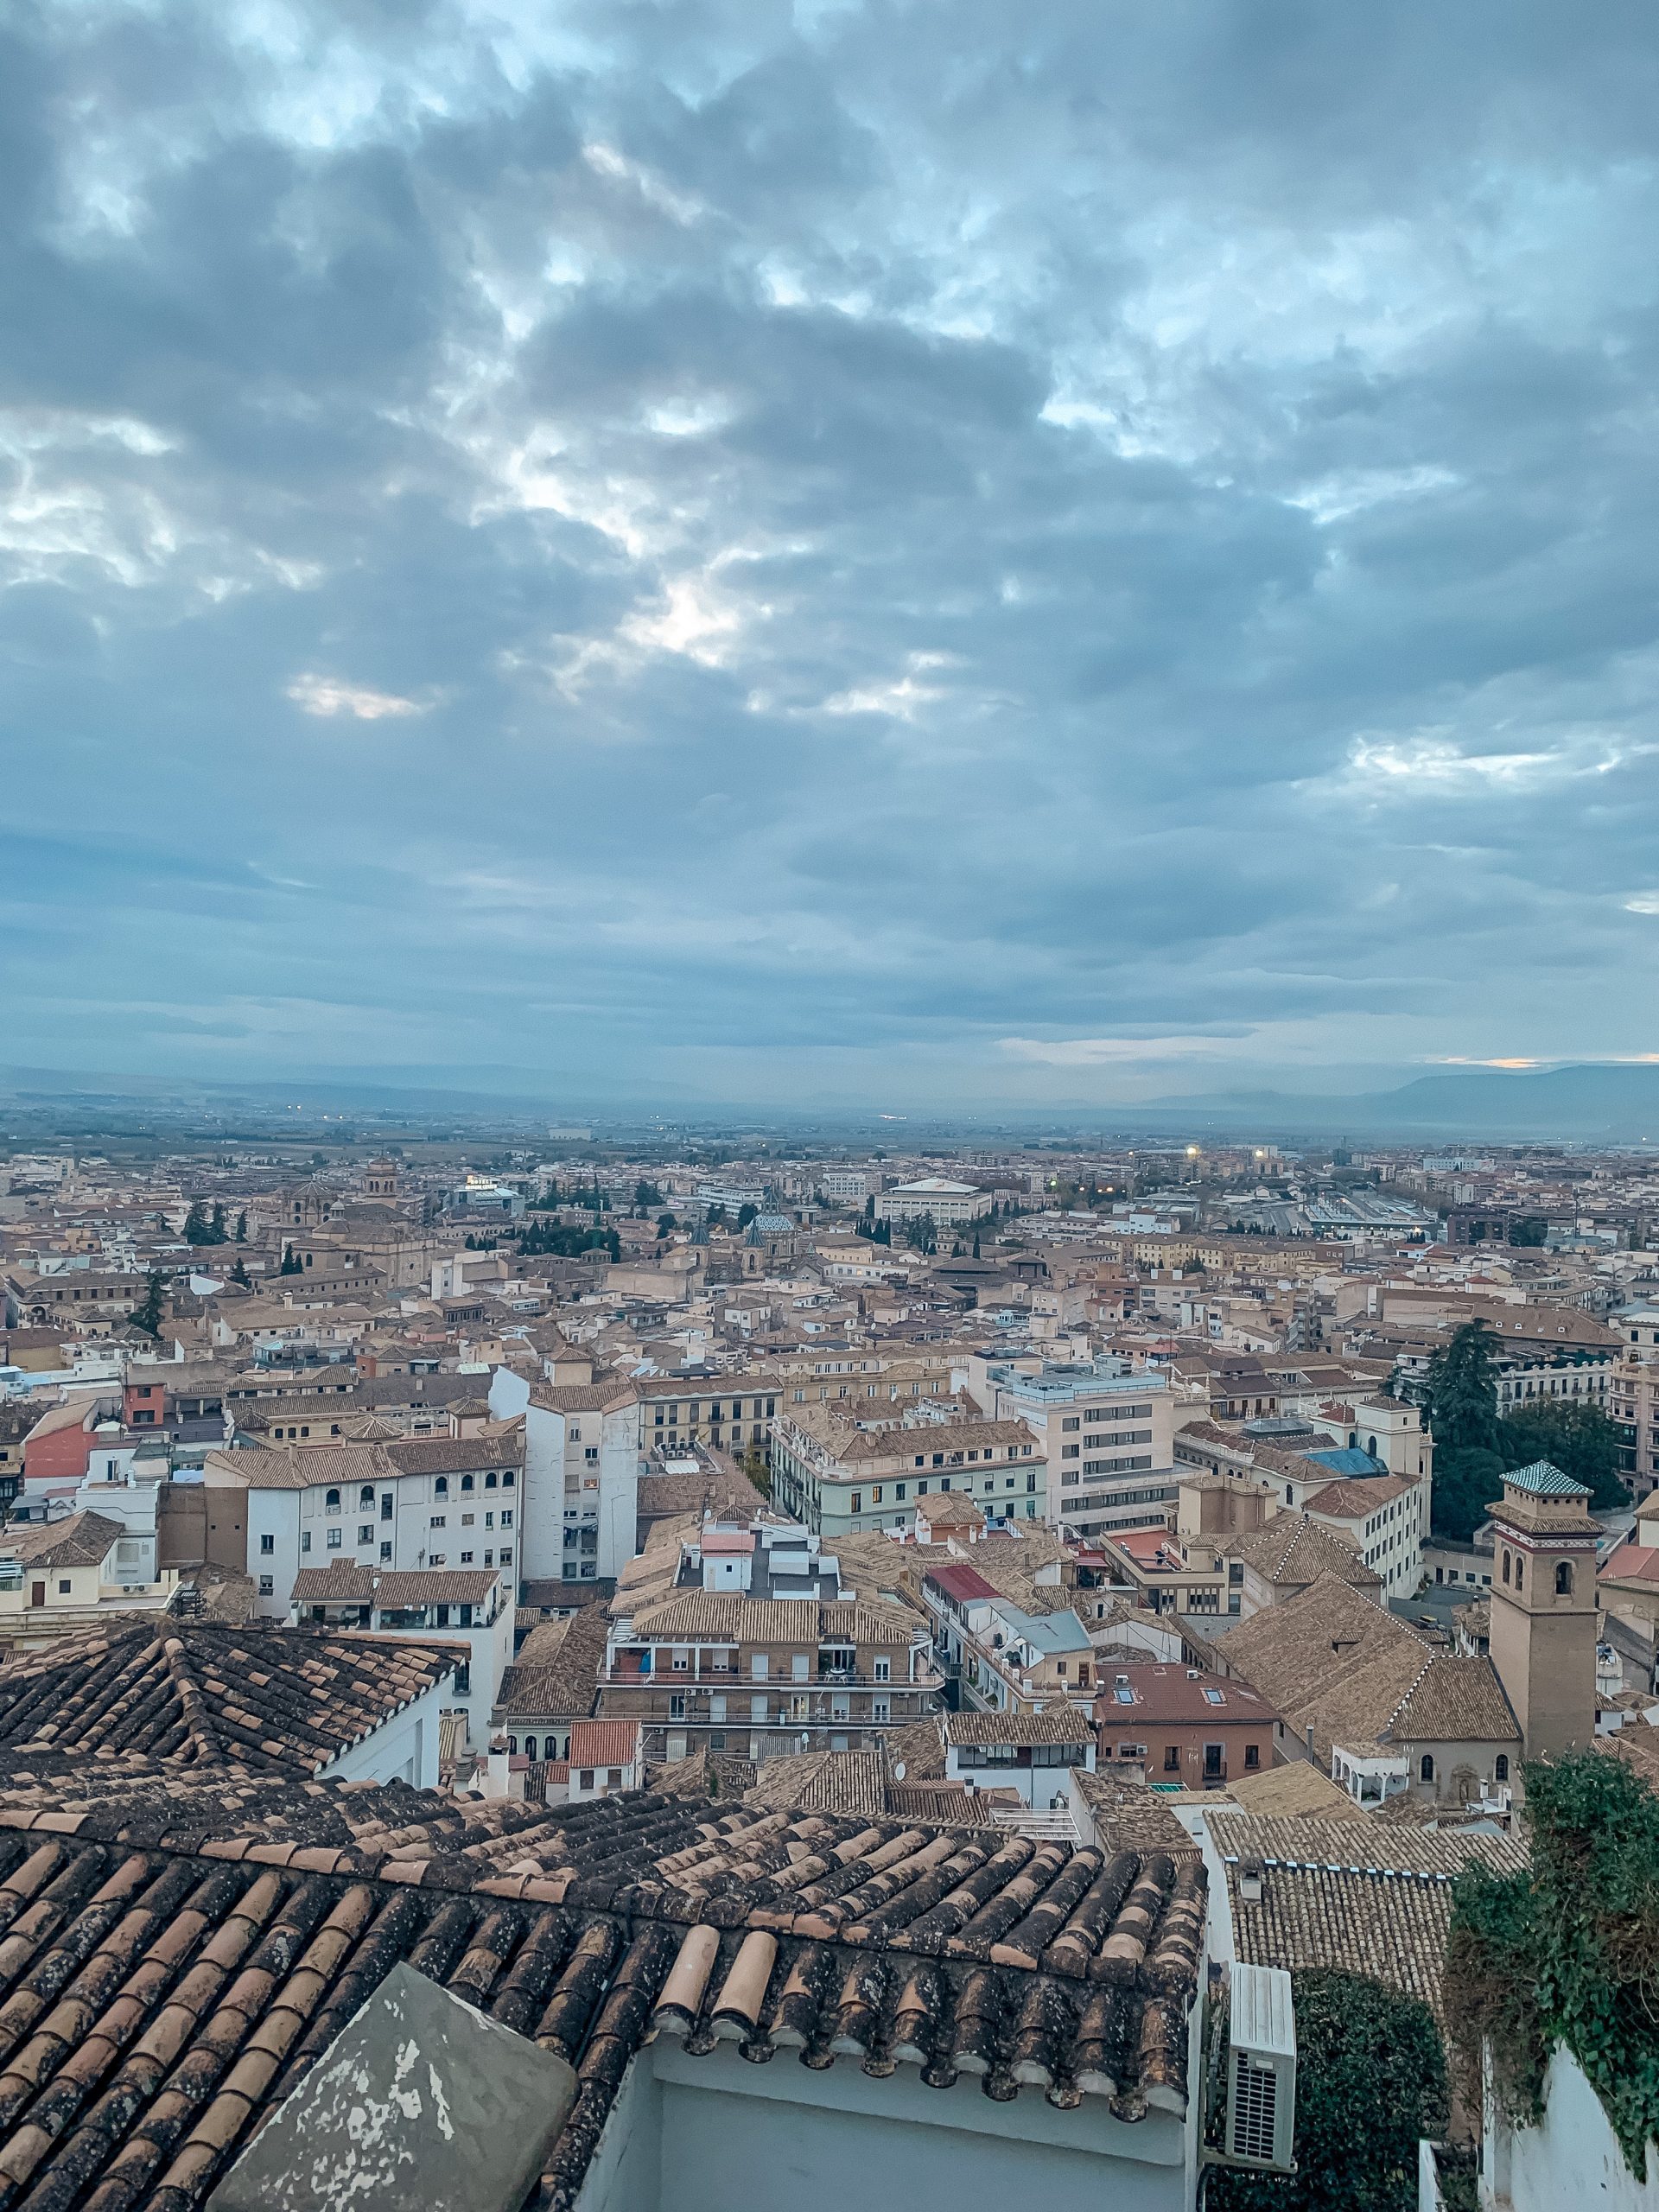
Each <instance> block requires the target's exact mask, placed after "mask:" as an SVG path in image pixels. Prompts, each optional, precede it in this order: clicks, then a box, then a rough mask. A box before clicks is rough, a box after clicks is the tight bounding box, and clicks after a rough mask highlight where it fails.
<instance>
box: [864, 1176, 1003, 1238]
mask: <svg viewBox="0 0 1659 2212" xmlns="http://www.w3.org/2000/svg"><path fill="white" fill-rule="evenodd" d="M994 1204H995V1198H994V1196H993V1194H992V1193H991V1192H989V1191H982V1190H979V1189H977V1188H976V1186H975V1185H973V1184H972V1183H954V1182H952V1181H951V1180H950V1177H949V1176H947V1175H924V1176H922V1177H921V1178H920V1179H919V1180H918V1181H917V1182H914V1183H895V1184H894V1185H893V1188H892V1190H890V1191H878V1192H876V1197H875V1217H876V1219H877V1220H878V1221H900V1222H903V1221H931V1222H933V1223H934V1224H936V1226H938V1228H940V1229H952V1228H956V1227H957V1226H959V1225H960V1224H962V1223H963V1222H966V1221H978V1220H980V1219H981V1218H982V1216H984V1215H986V1214H988V1213H989V1211H990V1210H991V1208H992V1206H993V1205H994Z"/></svg>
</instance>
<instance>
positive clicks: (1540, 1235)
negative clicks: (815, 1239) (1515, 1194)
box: [1510, 1213, 1549, 1244]
mask: <svg viewBox="0 0 1659 2212" xmlns="http://www.w3.org/2000/svg"><path fill="white" fill-rule="evenodd" d="M1548 1236H1549V1224H1548V1222H1547V1221H1546V1220H1545V1219H1544V1217H1543V1216H1542V1215H1541V1214H1535V1213H1529V1214H1526V1215H1524V1216H1523V1217H1522V1219H1521V1220H1519V1221H1512V1222H1511V1223H1510V1243H1511V1244H1542V1243H1546V1242H1547V1241H1548Z"/></svg>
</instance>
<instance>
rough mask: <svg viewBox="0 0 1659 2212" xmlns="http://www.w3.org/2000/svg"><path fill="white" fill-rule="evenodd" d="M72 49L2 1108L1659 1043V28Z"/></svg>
mask: <svg viewBox="0 0 1659 2212" xmlns="http://www.w3.org/2000/svg"><path fill="white" fill-rule="evenodd" d="M4 21H5V23H6V26H7V28H6V29H5V30H4V32H3V34H0V299H3V302H4V311H3V315H0V581H3V586H4V588H3V591H0V655H3V662H0V666H3V721H0V833H3V858H0V983H3V993H0V1034H3V1048H0V1063H4V1062H21V1061H29V1062H35V1063H42V1064H47V1065H55V1066H74V1065H79V1066H83V1067H87V1068H106V1069H107V1068H131V1069H134V1070H142V1071H149V1072H165V1071H168V1070H172V1069H178V1070H181V1071H189V1072H192V1073H199V1074H214V1073H217V1074H226V1075H266V1074H271V1073H276V1072H281V1071H292V1072H296V1073H299V1072H304V1071H308V1070H318V1069H337V1068H341V1067H348V1066H349V1067H353V1068H371V1067H378V1068H384V1069H386V1070H388V1071H391V1070H407V1071H421V1072H422V1073H423V1075H427V1076H430V1075H431V1074H432V1073H433V1072H434V1071H442V1070H446V1069H448V1070H452V1071H454V1077H455V1078H456V1079H466V1080H470V1079H471V1078H472V1075H473V1072H474V1071H476V1070H477V1069H480V1068H482V1069H486V1070H502V1069H514V1070H529V1071H547V1072H548V1074H549V1075H550V1077H557V1078H558V1079H559V1081H560V1083H561V1084H566V1085H569V1088H570V1089H571V1090H572V1091H573V1092H579V1093H582V1094H584V1095H592V1094H596V1093H601V1092H606V1091H617V1090H630V1089H635V1090H644V1089H646V1088H647V1087H653V1086H654V1087H655V1088H656V1090H658V1092H659V1093H660V1095H663V1096H669V1095H672V1094H677V1092H678V1091H679V1090H682V1089H683V1090H685V1091H686V1092H687V1093H689V1094H692V1093H694V1094H699V1095H701V1096H704V1097H709V1098H715V1097H739V1098H747V1099H761V1098H774V1099H779V1100H785V1099H799V1100H802V1101H804V1102H810V1101H813V1100H816V1099H819V1098H827V1097H830V1096H836V1097H854V1096H857V1097H861V1098H869V1099H872V1100H874V1103H885V1102H886V1101H887V1100H888V1099H893V1100H898V1099H901V1098H903V1099H909V1098H912V1097H920V1096H931V1097H932V1098H933V1099H934V1100H935V1102H936V1103H939V1104H942V1105H949V1104H951V1103H973V1102H974V1101H976V1099H1011V1098H1027V1099H1033V1100H1035V1099H1040V1098H1044V1097H1053V1098H1065V1099H1074V1098H1083V1097H1108V1096H1135V1095H1141V1096H1145V1095H1151V1094H1156V1093H1160V1092H1166V1091H1170V1090H1183V1089H1195V1088H1197V1089H1202V1088H1213V1087H1215V1086H1217V1084H1222V1083H1225V1082H1232V1081H1235V1080H1238V1079H1241V1078H1243V1079H1249V1080H1251V1081H1257V1080H1266V1081H1269V1082H1272V1081H1286V1082H1289V1083H1304V1084H1311V1083H1313V1082H1314V1081H1315V1080H1316V1079H1317V1080H1318V1081H1319V1082H1320V1083H1324V1082H1325V1081H1326V1080H1328V1079H1329V1076H1330V1071H1332V1070H1333V1069H1335V1070H1338V1071H1346V1072H1347V1077H1348V1079H1350V1080H1351V1081H1353V1082H1355V1083H1357V1082H1360V1081H1363V1080H1365V1079H1367V1071H1372V1072H1373V1073H1374V1072H1375V1071H1378V1070H1388V1071H1399V1072H1401V1073H1407V1072H1410V1071H1411V1070H1412V1069H1413V1067H1414V1066H1421V1065H1426V1064H1429V1063H1432V1062H1433V1061H1435V1060H1437V1059H1440V1058H1449V1057H1457V1058H1525V1057H1533V1058H1563V1057H1569V1056H1572V1057H1577V1056H1584V1057H1604V1056H1612V1055H1618V1054H1637V1053H1643V1052H1648V1051H1649V1050H1652V1049H1655V1048H1659V1021H1656V1018H1655V1011H1656V1007H1659V989H1656V982H1659V961H1656V948H1659V836H1656V794H1659V716H1656V711H1655V706H1654V692H1655V682H1656V676H1659V638H1656V632H1659V611H1656V567H1659V562H1656V499H1655V490H1656V454H1659V435H1656V434H1659V419H1656V414H1659V410H1656V399H1655V393H1656V371H1659V257H1656V254H1655V251H1654V240H1655V238H1656V237H1659V166H1656V164H1659V66H1656V64H1659V28H1656V20H1655V16H1654V13H1653V10H1652V7H1651V0H1601V3H1600V4H1599V5H1598V6H1596V7H1594V8H1592V9H1582V8H1570V7H1567V6H1566V5H1561V4H1555V5H1550V6H1536V5H1529V4H1527V0H1459V4H1458V5H1457V6H1455V7H1450V8H1431V7H1428V6H1425V5H1422V4H1416V5H1413V6H1410V7H1402V6H1392V5H1389V4H1386V0H1383V4H1376V5H1371V6H1367V7H1363V8H1360V7H1346V6H1344V7H1332V6H1331V5H1329V4H1328V0H1306V4H1274V0H1251V4H1249V5H1243V4H1241V5H1236V6H1224V5H1182V4H1179V0H1175V4H1168V0H1164V3H1163V4H1160V5H1158V6H1155V7H1148V6H1147V5H1145V4H1143V0H1134V3H1133V4H1111V3H1110V0H1108V3H1107V4H1101V0H1091V4H1089V5H1079V4H1077V0H1022V4H1021V5H1020V6H1018V7H1010V6H1008V5H1007V4H1006V0H994V3H993V0H938V4H925V5H924V4H915V5H905V4H898V3H897V0H888V4H875V5H868V6H855V5H837V4H829V0H819V3H817V4H809V0H799V4H797V5H796V6H794V7H793V8H791V7H788V6H784V5H775V4H769V0H732V4H729V5H721V4H718V0H706V3H705V4H687V5H673V4H664V5H653V6H644V5H637V6H628V5H626V4H617V0H607V4H605V5H601V6H594V7H592V8H586V7H582V6H567V7H563V8H559V7H544V6H537V7H535V8H530V7H525V8H524V9H522V10H509V9H505V8H504V9H486V8H475V9H467V8H463V7H449V6H431V7H426V8H422V7H418V6H416V5H406V4H399V5H397V6H393V5H391V4H384V5H382V4H378V0H356V4H352V0H333V4H330V5H327V6H319V7H318V8H316V9H315V10H309V9H305V8H295V7H289V6H283V5H281V4H249V5H238V4H236V0H218V3H217V4H214V5H212V6H203V7H202V8H200V10H192V9H189V8H185V7H167V6H161V5H157V6H151V7H144V8H130V9H126V8H119V7H106V6H102V5H99V4H96V3H95V0H93V3H92V4H79V5H77V4H70V0H57V3H56V4H54V5H52V6H50V7H43V8H40V9H38V10H31V9H30V8H29V7H28V6H27V5H25V6H22V7H21V8H17V7H14V8H12V9H11V10H9V11H7V13H6V15H5V17H4ZM492 1079H493V1078H492Z"/></svg>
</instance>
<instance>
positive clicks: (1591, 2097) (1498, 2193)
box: [1480, 2046, 1659, 2212]
mask: <svg viewBox="0 0 1659 2212" xmlns="http://www.w3.org/2000/svg"><path fill="white" fill-rule="evenodd" d="M1544 2096H1545V2112H1544V2118H1543V2120H1542V2121H1541V2124H1540V2125H1539V2126H1536V2127H1514V2128H1512V2127H1510V2126H1508V2124H1507V2123H1506V2122H1503V2121H1502V2120H1496V2118H1495V2116H1494V2114H1493V2113H1492V2112H1491V2108H1490V2107H1488V2111H1487V2115H1486V2128H1485V2141H1484V2147H1483V2152H1482V2161H1483V2163H1482V2168H1481V2176H1480V2201H1481V2202H1482V2204H1483V2205H1484V2206H1487V2207H1489V2208H1491V2212H1568V2208H1572V2207H1574V2206H1584V2205H1594V2206H1595V2207H1596V2212H1659V2157H1656V2154H1655V2151H1654V2146H1653V2145H1652V2144H1649V2145H1648V2171H1647V2177H1646V2179H1645V2180H1643V2181H1638V2180H1637V2177H1636V2176H1635V2175H1634V2174H1633V2173H1632V2172H1631V2171H1630V2168H1629V2166H1628V2165H1627V2164H1625V2162H1624V2152H1623V2151H1622V2150H1621V2149H1620V2148H1619V2145H1618V2137H1617V2136H1616V2135H1615V2134H1614V2133H1613V2131H1612V2128H1611V2126H1610V2125H1609V2123H1608V2119H1607V2115H1606V2113H1605V2112H1604V2111H1603V2110H1602V2107H1601V2100H1600V2098H1599V2097H1598V2096H1597V2094H1596V2093H1595V2091H1594V2089H1592V2088H1591V2086H1590V2082H1589V2080H1588V2078H1587V2077H1586V2074H1585V2072H1584V2069H1583V2068H1582V2067H1581V2066H1580V2064H1579V2063H1578V2061H1577V2059H1576V2058H1574V2057H1573V2056H1572V2054H1571V2053H1570V2052H1569V2051H1567V2050H1564V2049H1562V2048H1560V2047H1559V2046H1558V2047H1557V2049H1556V2051H1555V2053H1554V2056H1553V2057H1552V2058H1551V2060H1550V2062H1549V2071H1548V2074H1547V2075H1545V2077H1544Z"/></svg>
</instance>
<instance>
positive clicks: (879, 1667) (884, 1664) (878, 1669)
mask: <svg viewBox="0 0 1659 2212" xmlns="http://www.w3.org/2000/svg"><path fill="white" fill-rule="evenodd" d="M874 1674H875V1679H876V1681H878V1682H887V1681H892V1680H893V1662H892V1660H891V1659H878V1660H877V1661H876V1662H875V1666H874Z"/></svg>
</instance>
